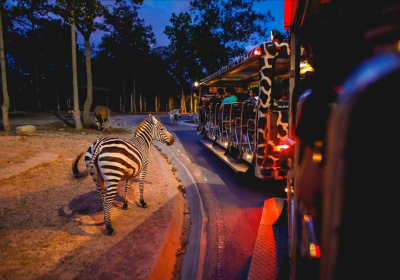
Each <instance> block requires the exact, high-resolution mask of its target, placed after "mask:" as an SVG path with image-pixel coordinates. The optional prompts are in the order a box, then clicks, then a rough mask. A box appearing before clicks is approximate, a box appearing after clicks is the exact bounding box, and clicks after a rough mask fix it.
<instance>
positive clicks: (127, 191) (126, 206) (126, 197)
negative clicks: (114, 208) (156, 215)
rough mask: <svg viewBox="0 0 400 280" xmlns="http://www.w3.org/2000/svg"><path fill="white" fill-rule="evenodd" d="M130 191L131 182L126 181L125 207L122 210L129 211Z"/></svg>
mask: <svg viewBox="0 0 400 280" xmlns="http://www.w3.org/2000/svg"><path fill="white" fill-rule="evenodd" d="M130 189H131V180H126V181H125V199H124V205H123V206H122V210H126V209H128V193H129V190H130Z"/></svg>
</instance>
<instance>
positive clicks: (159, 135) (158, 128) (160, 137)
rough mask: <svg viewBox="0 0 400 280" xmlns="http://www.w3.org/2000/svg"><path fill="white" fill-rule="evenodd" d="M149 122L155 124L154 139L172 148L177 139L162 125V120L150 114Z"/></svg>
mask: <svg viewBox="0 0 400 280" xmlns="http://www.w3.org/2000/svg"><path fill="white" fill-rule="evenodd" d="M148 119H149V121H150V122H151V123H152V124H153V139H154V140H157V141H160V142H162V143H165V144H167V145H168V146H171V145H172V144H174V142H175V139H174V136H172V134H171V133H169V131H168V130H167V129H166V128H165V126H164V125H163V124H162V123H161V120H160V118H158V117H155V116H152V115H151V114H149V118H148Z"/></svg>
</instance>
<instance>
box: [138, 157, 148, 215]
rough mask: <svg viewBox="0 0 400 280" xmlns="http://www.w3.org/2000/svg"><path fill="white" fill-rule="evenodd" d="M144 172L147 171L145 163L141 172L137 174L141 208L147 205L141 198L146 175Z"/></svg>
mask: <svg viewBox="0 0 400 280" xmlns="http://www.w3.org/2000/svg"><path fill="white" fill-rule="evenodd" d="M146 173H147V164H146V165H145V166H144V168H143V170H142V172H140V175H139V191H140V204H141V205H142V208H146V207H147V206H148V205H147V204H146V202H144V199H143V190H144V178H145V177H146Z"/></svg>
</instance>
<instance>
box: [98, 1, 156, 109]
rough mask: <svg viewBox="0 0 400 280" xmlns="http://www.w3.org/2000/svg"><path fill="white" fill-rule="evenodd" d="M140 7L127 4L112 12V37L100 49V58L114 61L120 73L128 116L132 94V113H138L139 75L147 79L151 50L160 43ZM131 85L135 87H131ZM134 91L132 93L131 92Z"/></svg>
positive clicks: (109, 20) (123, 106)
mask: <svg viewBox="0 0 400 280" xmlns="http://www.w3.org/2000/svg"><path fill="white" fill-rule="evenodd" d="M138 9H139V6H138V5H136V4H132V5H129V4H127V3H126V1H118V3H117V2H116V3H115V5H114V7H113V9H112V11H111V12H110V13H109V14H106V15H105V23H106V24H107V25H108V26H109V33H108V34H105V35H104V36H103V40H102V43H101V44H100V45H99V57H104V56H105V57H107V58H108V59H107V60H110V59H114V60H115V63H116V64H113V66H114V67H113V69H114V70H115V71H117V72H116V73H119V76H120V77H121V79H118V80H120V82H121V84H120V85H119V86H117V88H119V89H120V97H121V104H120V106H121V108H120V109H121V111H122V112H125V110H126V107H127V104H128V102H129V98H128V95H127V92H131V98H130V101H131V111H133V112H135V113H136V104H135V102H134V101H135V100H136V86H135V85H136V81H138V80H139V79H138V78H137V77H138V75H140V77H145V75H144V73H146V72H147V71H148V62H149V60H150V54H151V46H153V45H155V43H156V40H155V38H154V33H153V31H152V28H151V26H146V25H145V23H144V21H143V20H142V19H139V18H138V12H137V11H138ZM130 85H131V86H130ZM130 88H131V89H132V90H129V89H130Z"/></svg>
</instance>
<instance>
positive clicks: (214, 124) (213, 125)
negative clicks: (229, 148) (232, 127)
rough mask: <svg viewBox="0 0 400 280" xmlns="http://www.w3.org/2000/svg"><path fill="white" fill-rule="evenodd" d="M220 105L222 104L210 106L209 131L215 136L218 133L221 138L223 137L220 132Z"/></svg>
mask: <svg viewBox="0 0 400 280" xmlns="http://www.w3.org/2000/svg"><path fill="white" fill-rule="evenodd" d="M220 105H221V104H220V103H217V104H211V105H210V111H209V115H208V126H207V130H208V131H209V132H210V133H211V134H212V135H214V136H215V135H216V134H217V133H218V135H219V136H221V135H220V133H219V131H218V120H219V118H218V111H219V107H220Z"/></svg>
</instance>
